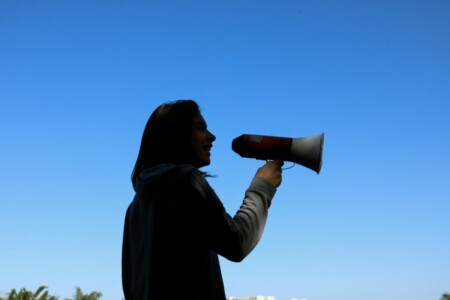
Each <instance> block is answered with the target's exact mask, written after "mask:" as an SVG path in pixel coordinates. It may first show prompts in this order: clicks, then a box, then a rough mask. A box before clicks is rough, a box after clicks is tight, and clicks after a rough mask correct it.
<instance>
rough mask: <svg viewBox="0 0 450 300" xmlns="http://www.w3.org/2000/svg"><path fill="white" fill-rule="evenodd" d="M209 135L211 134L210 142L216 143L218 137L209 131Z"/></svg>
mask: <svg viewBox="0 0 450 300" xmlns="http://www.w3.org/2000/svg"><path fill="white" fill-rule="evenodd" d="M208 133H209V137H208V138H209V140H211V142H214V141H215V140H216V136H215V135H214V134H212V132H211V131H208Z"/></svg>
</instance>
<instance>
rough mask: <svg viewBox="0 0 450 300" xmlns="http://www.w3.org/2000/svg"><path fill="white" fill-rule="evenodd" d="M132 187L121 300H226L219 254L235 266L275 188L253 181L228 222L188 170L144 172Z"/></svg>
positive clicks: (257, 232) (198, 176)
mask: <svg viewBox="0 0 450 300" xmlns="http://www.w3.org/2000/svg"><path fill="white" fill-rule="evenodd" d="M134 189H135V191H136V195H135V197H134V199H133V201H132V203H131V204H130V206H129V207H128V210H127V213H126V218H125V228H124V236H123V251H122V283H123V290H124V295H125V299H127V300H162V299H172V300H181V299H195V300H224V299H225V291H224V286H223V281H222V275H221V271H220V265H219V260H218V256H217V254H220V255H221V256H223V257H225V258H227V259H229V260H231V261H235V262H239V261H241V260H243V259H244V258H245V257H246V256H247V255H248V254H249V253H250V252H251V251H252V250H253V248H254V247H255V246H256V244H257V243H258V241H259V240H260V238H261V235H262V232H263V229H264V225H265V223H266V218H267V212H268V208H269V206H270V202H271V199H272V197H273V196H274V194H275V188H274V187H273V186H272V185H271V184H270V183H269V182H267V181H265V180H263V179H261V178H255V179H253V181H252V183H251V185H250V187H249V188H248V190H247V191H246V193H245V199H244V201H243V203H242V206H241V208H240V209H239V211H238V212H237V213H236V215H235V216H234V217H233V218H232V217H231V216H230V215H228V214H227V213H226V211H225V209H224V207H223V205H222V202H221V201H220V200H219V198H218V197H217V195H216V194H215V192H214V191H213V190H212V188H211V187H210V185H209V184H208V183H207V181H206V180H205V178H204V176H203V175H202V173H201V172H200V171H199V170H197V169H196V168H194V167H192V166H188V165H182V166H176V165H171V164H163V165H160V166H156V167H153V168H150V169H146V170H144V171H143V172H142V173H141V174H140V176H139V177H138V178H137V180H136V182H135V183H134Z"/></svg>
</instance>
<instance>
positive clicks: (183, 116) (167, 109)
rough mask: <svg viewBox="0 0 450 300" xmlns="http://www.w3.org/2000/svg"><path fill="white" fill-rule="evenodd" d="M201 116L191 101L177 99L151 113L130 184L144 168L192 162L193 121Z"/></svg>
mask: <svg viewBox="0 0 450 300" xmlns="http://www.w3.org/2000/svg"><path fill="white" fill-rule="evenodd" d="M199 113H200V108H199V106H198V104H197V103H196V102H195V101H193V100H177V101H173V102H167V103H164V104H161V105H160V106H159V107H158V108H157V109H155V111H154V112H153V113H152V114H151V116H150V118H149V119H148V122H147V125H146V126H145V129H144V133H143V135H142V141H141V147H140V148H139V154H138V158H137V160H136V164H135V165H134V169H133V173H132V175H131V181H132V182H133V184H134V183H135V180H136V177H138V176H139V174H140V173H141V171H142V170H143V169H145V168H149V167H152V166H156V165H159V164H162V163H173V164H183V163H187V164H188V163H191V162H192V158H193V154H192V149H191V145H190V143H191V133H192V121H193V119H194V117H195V116H196V115H197V114H199Z"/></svg>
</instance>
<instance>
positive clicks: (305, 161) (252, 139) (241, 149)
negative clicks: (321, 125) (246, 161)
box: [232, 132, 324, 174]
mask: <svg viewBox="0 0 450 300" xmlns="http://www.w3.org/2000/svg"><path fill="white" fill-rule="evenodd" d="M323 141H324V133H323V132H322V133H321V134H318V135H313V136H309V137H303V138H289V137H278V136H267V135H255V134H243V135H241V136H239V137H237V138H235V139H234V140H233V143H232V149H233V151H234V152H236V153H237V154H239V155H240V156H242V157H247V158H256V159H264V160H274V159H279V160H283V161H290V162H294V163H297V164H300V165H302V166H304V167H307V168H308V169H311V170H313V171H316V172H317V174H319V172H320V169H321V168H322V151H323Z"/></svg>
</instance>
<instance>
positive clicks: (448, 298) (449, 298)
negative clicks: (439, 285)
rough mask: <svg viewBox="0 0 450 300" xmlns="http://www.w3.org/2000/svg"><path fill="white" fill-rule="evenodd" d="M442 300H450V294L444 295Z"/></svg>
mask: <svg viewBox="0 0 450 300" xmlns="http://www.w3.org/2000/svg"><path fill="white" fill-rule="evenodd" d="M441 300H450V294H449V293H443V294H442V298H441Z"/></svg>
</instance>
